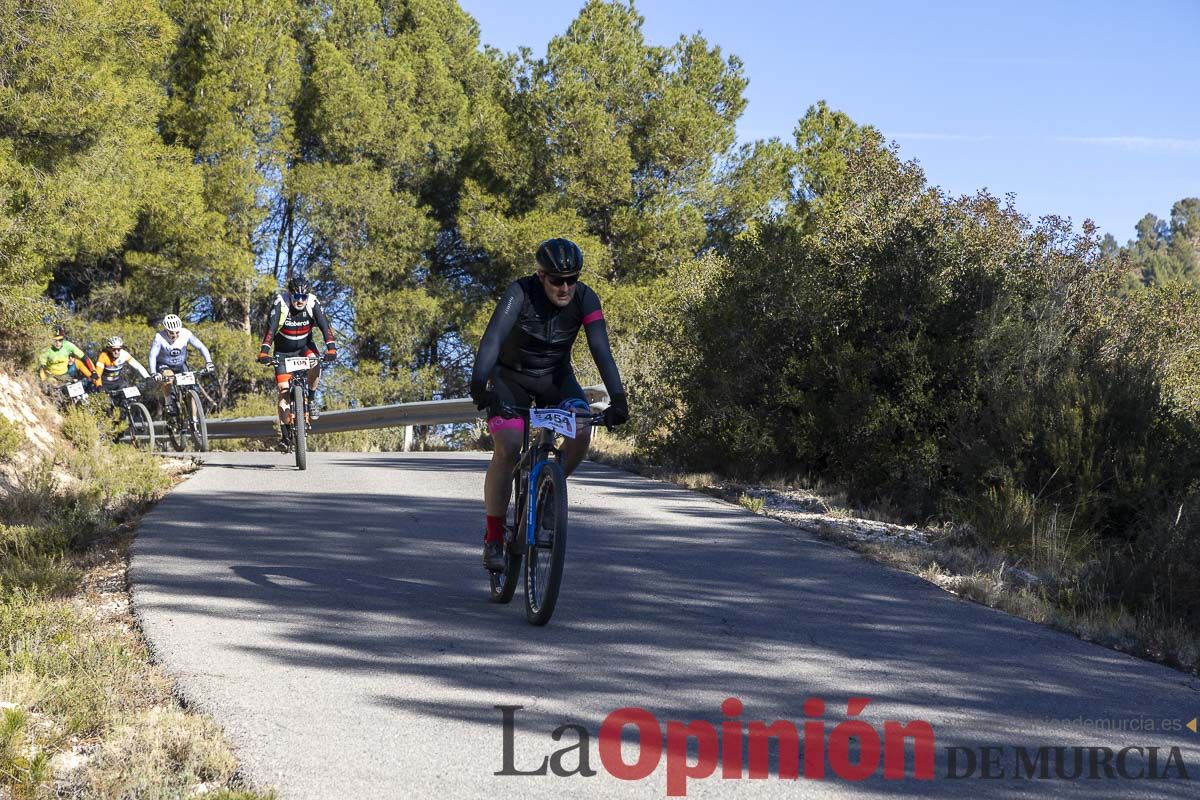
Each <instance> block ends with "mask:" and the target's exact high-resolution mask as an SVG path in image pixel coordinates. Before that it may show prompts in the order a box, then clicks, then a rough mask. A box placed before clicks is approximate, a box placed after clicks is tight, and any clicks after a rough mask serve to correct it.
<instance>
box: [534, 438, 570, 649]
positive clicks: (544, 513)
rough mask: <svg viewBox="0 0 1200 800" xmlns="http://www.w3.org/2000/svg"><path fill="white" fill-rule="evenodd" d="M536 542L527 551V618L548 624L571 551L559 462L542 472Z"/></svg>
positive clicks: (537, 493) (536, 509)
mask: <svg viewBox="0 0 1200 800" xmlns="http://www.w3.org/2000/svg"><path fill="white" fill-rule="evenodd" d="M533 496H534V497H536V498H537V505H536V506H535V507H534V529H533V544H532V545H531V546H530V547H529V552H527V553H526V554H525V618H526V619H527V620H529V622H530V624H532V625H545V624H546V623H547V622H549V621H550V617H551V615H553V614H554V606H555V604H556V603H557V602H558V590H559V586H560V584H561V583H562V572H563V561H564V559H565V558H566V551H567V478H566V476H565V475H564V474H563V471H562V467H560V466H559V465H558V463H557V462H555V461H547V462H545V463H544V464H543V465H542V470H541V472H540V473H539V474H538V479H537V487H536V488H535V490H534V493H533Z"/></svg>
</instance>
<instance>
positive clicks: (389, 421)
mask: <svg viewBox="0 0 1200 800" xmlns="http://www.w3.org/2000/svg"><path fill="white" fill-rule="evenodd" d="M584 392H586V393H587V398H588V402H590V403H592V404H593V405H595V404H598V403H606V402H608V392H606V391H605V390H604V387H603V386H587V387H584ZM481 417H482V414H480V412H479V411H478V410H477V409H476V408H475V403H474V402H472V400H471V399H470V398H468V397H462V398H456V399H454V400H423V401H420V402H416V403H395V404H393V405H387V406H372V407H370V408H347V409H343V410H340V411H325V412H322V413H321V416H320V418H318V419H317V420H316V421H315V422H313V424H312V432H313V433H314V434H318V433H340V432H342V431H365V430H371V429H374V428H398V427H411V426H413V425H449V424H451V423H455V422H474V421H475V420H477V419H480V418H481ZM275 422H276V419H275V417H242V418H240V419H210V420H209V421H208V438H210V439H256V438H260V437H268V436H274V435H275ZM160 429H161V430H163V433H164V435H165V429H163V424H162V423H161V422H159V423H156V424H155V430H156V434H155V435H157V431H158V430H160ZM408 438H409V437H408V436H406V437H405V440H406V441H407V439H408Z"/></svg>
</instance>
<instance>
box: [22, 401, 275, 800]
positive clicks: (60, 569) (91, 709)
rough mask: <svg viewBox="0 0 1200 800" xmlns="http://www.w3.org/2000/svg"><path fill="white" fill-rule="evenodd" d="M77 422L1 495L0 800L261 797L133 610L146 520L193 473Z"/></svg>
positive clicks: (85, 421) (81, 418) (183, 464)
mask: <svg viewBox="0 0 1200 800" xmlns="http://www.w3.org/2000/svg"><path fill="white" fill-rule="evenodd" d="M69 419H71V420H72V421H71V424H70V425H69V426H68V428H69V430H70V432H71V438H72V441H73V442H75V444H76V445H77V446H76V447H74V448H71V449H64V450H62V451H61V452H60V453H59V454H58V456H57V457H56V458H55V459H54V460H53V461H51V460H49V459H43V460H41V461H37V462H33V463H31V464H30V465H29V466H27V467H26V468H25V469H24V470H23V471H22V472H20V473H19V474H18V476H17V478H18V479H17V480H16V482H15V483H16V485H15V488H14V489H13V490H12V491H10V492H8V493H7V494H5V495H3V496H0V709H2V710H3V712H4V716H3V717H2V718H0V797H3V796H5V792H6V791H7V793H8V795H9V796H11V797H13V798H42V797H74V798H116V797H131V798H132V797H138V798H159V797H162V798H166V797H183V796H189V795H196V794H199V793H207V792H209V791H210V790H212V791H213V792H215V793H213V794H206V796H208V797H219V796H224V797H227V798H228V797H235V796H237V797H245V798H251V797H262V796H263V795H257V794H253V793H249V792H248V790H247V787H244V786H242V785H241V784H240V782H239V781H238V779H237V778H236V767H237V764H236V761H235V759H234V756H233V755H232V751H231V749H230V747H229V745H228V743H227V741H226V740H225V738H224V736H223V735H222V733H221V731H220V730H219V729H217V727H216V726H215V724H214V723H213V722H212V721H211V720H208V719H207V718H204V717H201V716H198V715H195V714H190V713H187V712H185V711H184V710H183V709H182V708H181V707H180V706H179V704H178V702H177V701H176V699H175V698H174V696H173V694H172V684H171V682H170V680H169V679H168V678H167V677H166V676H165V675H164V674H163V673H162V672H161V671H160V670H159V669H158V668H157V667H156V666H154V665H153V664H152V663H151V660H150V654H149V652H148V648H147V646H146V643H145V641H144V639H143V638H142V636H141V634H140V632H139V631H138V629H137V627H136V624H135V622H134V619H133V616H132V614H131V613H130V610H129V595H128V586H127V581H126V563H127V553H128V548H129V546H130V543H131V542H132V541H133V531H134V528H135V526H136V523H137V518H138V516H139V515H140V514H141V513H142V512H143V511H144V510H145V509H146V508H148V507H149V505H150V504H151V503H153V502H154V500H155V499H156V498H157V497H159V496H160V495H161V494H162V493H163V492H164V491H165V490H166V489H167V488H168V487H169V486H170V485H171V483H172V482H173V480H174V479H175V477H176V476H177V475H178V474H181V472H183V471H187V469H188V468H189V465H188V464H187V463H186V462H181V461H178V460H163V459H158V458H154V457H151V456H148V455H146V454H144V453H140V452H138V451H136V450H132V449H130V448H126V447H112V446H109V445H107V444H105V443H104V441H103V431H102V430H100V429H99V428H96V427H95V426H92V427H91V428H90V429H89V421H88V419H87V416H86V415H83V416H79V417H76V418H69ZM64 472H65V473H66V475H67V476H68V477H69V478H71V480H69V481H68V480H64V479H63V478H62V477H61V475H62V474H63V473H64ZM222 792H223V794H222Z"/></svg>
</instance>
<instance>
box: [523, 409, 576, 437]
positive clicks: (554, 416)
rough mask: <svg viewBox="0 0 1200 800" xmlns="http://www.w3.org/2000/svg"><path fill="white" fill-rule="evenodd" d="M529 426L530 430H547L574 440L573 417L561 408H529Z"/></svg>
mask: <svg viewBox="0 0 1200 800" xmlns="http://www.w3.org/2000/svg"><path fill="white" fill-rule="evenodd" d="M529 426H530V427H531V428H548V429H550V430H552V431H554V432H555V433H557V434H559V435H561V436H565V437H567V438H568V439H574V438H575V415H574V414H572V413H571V412H570V411H563V410H562V409H561V408H531V409H529Z"/></svg>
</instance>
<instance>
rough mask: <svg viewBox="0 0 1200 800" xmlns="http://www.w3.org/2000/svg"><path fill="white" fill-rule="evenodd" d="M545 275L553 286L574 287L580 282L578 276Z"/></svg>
mask: <svg viewBox="0 0 1200 800" xmlns="http://www.w3.org/2000/svg"><path fill="white" fill-rule="evenodd" d="M543 274H545V275H546V280H548V281H550V285H551V286H563V285H566V286H574V285H575V284H576V283H578V282H579V276H578V275H550V274H549V273H543Z"/></svg>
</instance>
